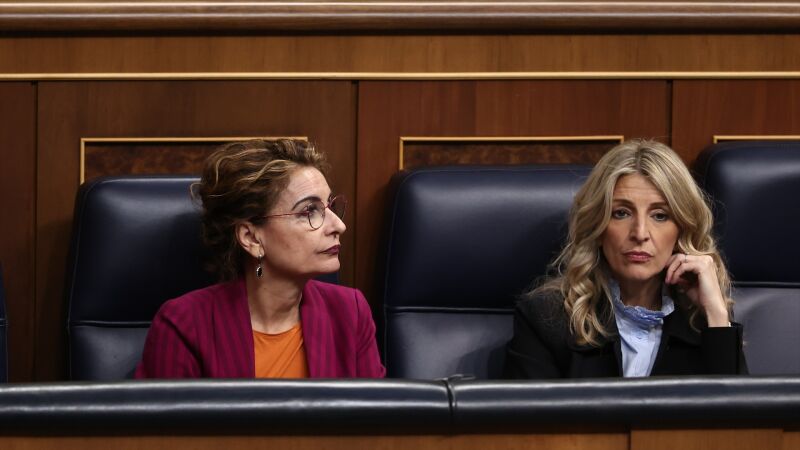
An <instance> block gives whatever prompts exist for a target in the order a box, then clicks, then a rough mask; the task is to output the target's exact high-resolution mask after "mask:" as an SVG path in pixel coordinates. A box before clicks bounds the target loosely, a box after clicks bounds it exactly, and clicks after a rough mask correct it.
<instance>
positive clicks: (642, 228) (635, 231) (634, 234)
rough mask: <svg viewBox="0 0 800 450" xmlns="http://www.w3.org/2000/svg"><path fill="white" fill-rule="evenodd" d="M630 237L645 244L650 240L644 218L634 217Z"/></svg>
mask: <svg viewBox="0 0 800 450" xmlns="http://www.w3.org/2000/svg"><path fill="white" fill-rule="evenodd" d="M630 237H631V239H632V240H634V241H636V242H645V241H647V240H649V239H650V230H649V229H648V228H647V218H646V217H635V218H634V220H632V221H631V230H630Z"/></svg>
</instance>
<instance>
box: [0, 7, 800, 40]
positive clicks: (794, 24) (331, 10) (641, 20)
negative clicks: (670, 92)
mask: <svg viewBox="0 0 800 450" xmlns="http://www.w3.org/2000/svg"><path fill="white" fill-rule="evenodd" d="M798 30H800V2H798V1H770V2H759V1H719V0H716V1H715V0H711V1H649V2H648V1H585V0H584V1H581V0H571V1H519V0H517V1H514V0H511V1H497V2H493V1H487V0H484V1H474V0H463V1H458V0H449V1H405V0H399V1H397V0H396V1H378V0H363V1H343V0H338V1H282V2H278V1H222V0H216V1H187V0H171V1H99V0H88V1H81V2H79V1H64V0H61V1H32V0H31V1H24V0H23V1H11V2H3V3H0V34H14V33H24V34H31V33H32V34H36V33H59V32H73V33H74V32H78V33H109V32H110V33H119V32H123V33H131V32H132V33H140V32H141V33H147V32H165V31H166V32H170V31H172V32H184V33H205V32H211V31H213V32H236V33H239V32H255V33H280V32H300V33H306V32H316V33H331V32H355V33H358V32H376V31H379V32H428V33H430V32H434V33H436V32H476V31H483V32H515V33H536V32H547V33H552V32H555V33H558V32H569V33H575V32H579V33H580V32H586V33H590V32H616V33H618V32H637V31H638V32H641V31H647V32H702V31H708V32H734V33H741V32H768V33H774V32H793V31H798Z"/></svg>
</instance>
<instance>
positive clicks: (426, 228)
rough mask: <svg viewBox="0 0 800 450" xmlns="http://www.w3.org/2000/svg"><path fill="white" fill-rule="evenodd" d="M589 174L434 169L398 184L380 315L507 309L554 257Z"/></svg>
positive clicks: (577, 170)
mask: <svg viewBox="0 0 800 450" xmlns="http://www.w3.org/2000/svg"><path fill="white" fill-rule="evenodd" d="M589 170H590V168H589V167H586V166H507V167H487V166H482V167H464V166H459V167H434V168H423V169H418V170H414V171H411V172H401V173H400V174H398V175H397V176H396V178H395V180H393V181H394V185H395V186H396V192H395V198H394V202H393V205H394V206H393V210H392V211H391V218H390V231H389V243H388V253H387V262H386V278H385V299H384V304H385V306H386V307H448V306H453V307H458V308H511V307H512V306H513V304H514V302H515V301H516V299H517V298H518V295H519V294H521V293H522V292H523V291H524V290H525V289H526V288H527V287H528V286H529V285H530V284H531V282H533V281H534V279H535V278H537V277H539V276H541V275H543V274H544V273H545V271H546V266H547V264H548V263H549V262H550V261H551V260H552V259H553V257H554V256H555V255H556V254H557V252H558V251H559V250H560V248H561V246H562V245H563V242H564V238H565V236H566V228H567V227H566V222H567V215H568V212H569V208H570V206H571V204H572V198H573V196H574V194H575V193H576V192H577V190H578V189H579V187H580V186H581V184H582V183H583V181H584V180H585V178H586V176H587V175H588V173H589Z"/></svg>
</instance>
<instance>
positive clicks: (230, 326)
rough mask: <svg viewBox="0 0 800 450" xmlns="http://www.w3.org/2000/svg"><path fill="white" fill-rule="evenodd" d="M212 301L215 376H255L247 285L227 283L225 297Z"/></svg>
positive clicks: (241, 281) (239, 282)
mask: <svg viewBox="0 0 800 450" xmlns="http://www.w3.org/2000/svg"><path fill="white" fill-rule="evenodd" d="M219 300H220V301H218V302H216V303H215V306H216V307H215V314H214V319H213V320H214V334H215V337H214V342H216V349H215V353H216V357H217V361H218V365H217V368H216V370H215V372H216V373H215V374H214V375H213V376H214V377H217V378H254V377H255V349H254V344H253V327H252V324H251V323H250V307H249V306H248V304H247V287H246V286H245V282H244V280H243V279H242V280H238V281H234V282H231V283H228V285H227V286H226V296H225V298H224V299H219Z"/></svg>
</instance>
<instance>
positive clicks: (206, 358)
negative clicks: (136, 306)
mask: <svg viewBox="0 0 800 450" xmlns="http://www.w3.org/2000/svg"><path fill="white" fill-rule="evenodd" d="M300 322H301V324H302V327H303V342H304V345H305V351H306V358H307V359H308V370H309V375H310V376H311V378H340V377H357V378H380V377H383V376H384V374H385V373H386V370H385V369H384V367H383V365H381V361H380V356H379V355H378V346H377V344H376V343H375V323H374V322H373V320H372V313H371V311H370V308H369V305H368V304H367V302H366V300H365V299H364V296H363V295H362V294H361V292H360V291H358V290H356V289H352V288H347V287H343V286H337V285H334V284H328V283H322V282H320V281H315V280H312V281H309V282H308V283H307V284H306V286H305V288H304V289H303V300H302V302H301V303H300ZM254 361H255V354H254V349H253V328H252V326H251V324H250V310H249V307H248V304H247V289H246V287H245V283H244V280H240V281H235V282H231V283H223V284H216V285H214V286H209V287H207V288H205V289H199V290H196V291H193V292H189V293H188V294H185V295H183V296H181V297H178V298H176V299H173V300H170V301H168V302H166V303H164V305H162V307H161V309H160V310H159V311H158V313H157V314H156V317H155V319H153V324H152V325H151V326H150V331H149V332H148V334H147V340H146V342H145V348H144V353H143V355H142V361H141V362H140V363H139V366H138V367H137V368H136V378H198V377H205V378H253V377H255V362H254Z"/></svg>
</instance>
